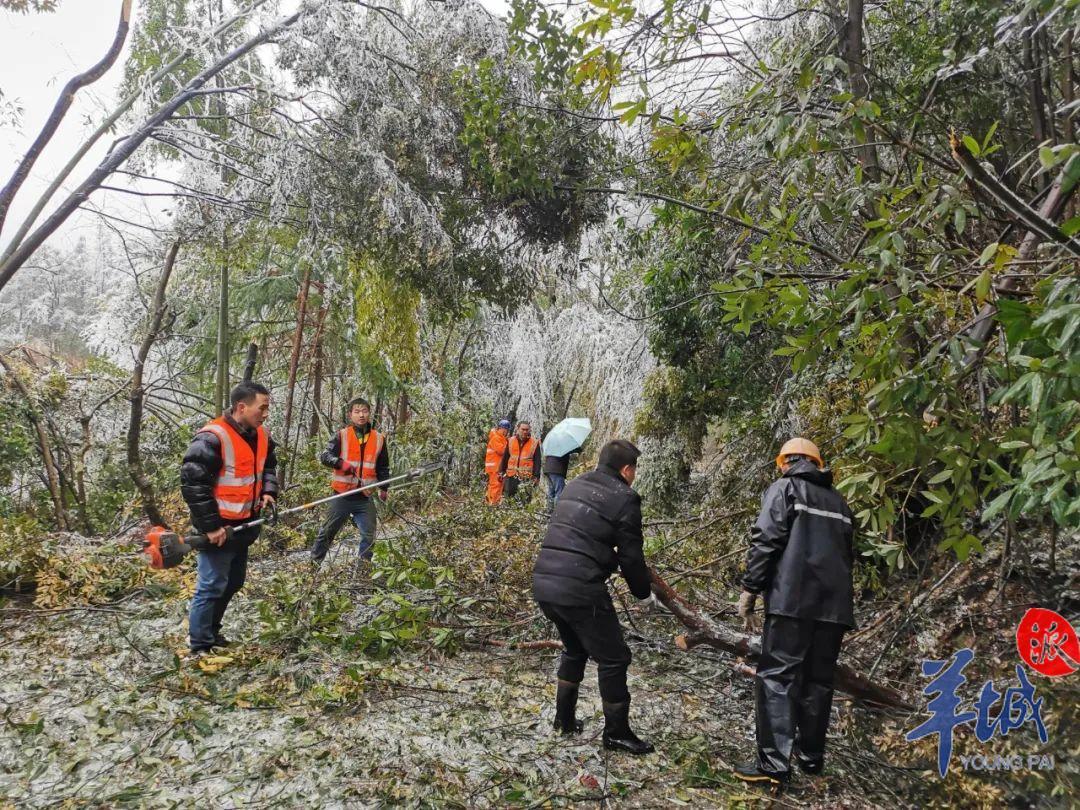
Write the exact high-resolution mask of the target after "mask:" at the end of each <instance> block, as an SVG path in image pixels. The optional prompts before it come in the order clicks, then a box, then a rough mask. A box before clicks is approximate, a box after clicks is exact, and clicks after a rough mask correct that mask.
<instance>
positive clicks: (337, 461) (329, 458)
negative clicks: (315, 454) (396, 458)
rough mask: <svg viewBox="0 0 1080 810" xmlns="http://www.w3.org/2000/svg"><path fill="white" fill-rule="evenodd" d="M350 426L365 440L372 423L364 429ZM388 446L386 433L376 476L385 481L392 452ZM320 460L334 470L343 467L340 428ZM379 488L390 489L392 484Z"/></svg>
mask: <svg viewBox="0 0 1080 810" xmlns="http://www.w3.org/2000/svg"><path fill="white" fill-rule="evenodd" d="M350 427H352V429H353V432H354V433H356V438H358V439H360V441H361V442H362V441H363V440H364V436H366V435H367V434H368V432H370V430H371V426H370V425H366V426H365V428H364V429H363V430H361V429H360V428H358V427H356V426H355V425H350ZM388 446H389V442H387V441H386V436H385V435H384V436H383V446H382V450H380V451H379V455H378V456H377V457H376V458H375V477H376V478H377V479H378V480H379V481H385V480H386V479H387V478H389V477H390V452H389V451H388V450H387V447H388ZM319 461H321V462H322V463H323V466H326V467H329V468H330V469H332V470H340V469H341V462H342V458H341V431H340V430H337V431H334V435H333V436H331V437H330V443H329V444H328V445H326V449H325V450H323V451H322V453H321V454H320V455H319ZM379 489H390V485H389V484H387V485H386V486H382V487H379ZM370 491H371V490H368V492H370ZM368 492H358V493H357V494H356V497H358V498H366V497H368ZM349 497H350V498H351V497H353V496H351V495H350V496H349ZM346 500H348V498H346Z"/></svg>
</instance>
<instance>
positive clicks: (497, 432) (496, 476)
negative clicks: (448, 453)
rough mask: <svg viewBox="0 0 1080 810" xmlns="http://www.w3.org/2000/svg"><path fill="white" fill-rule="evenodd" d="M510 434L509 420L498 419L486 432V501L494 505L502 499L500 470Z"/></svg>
mask: <svg viewBox="0 0 1080 810" xmlns="http://www.w3.org/2000/svg"><path fill="white" fill-rule="evenodd" d="M509 435H510V420H509V419H500V420H499V424H498V425H496V426H495V427H493V428H492V429H491V431H490V432H489V433H488V442H487V451H486V452H485V454H484V472H485V473H486V474H487V479H488V485H487V502H488V504H489V505H490V506H495V505H496V504H497V503H499V501H501V500H502V491H503V477H502V473H501V472H500V468H501V467H502V460H503V456H504V455H506V445H507V444H508V440H507V437H508V436H509Z"/></svg>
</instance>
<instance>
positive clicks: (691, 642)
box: [649, 569, 914, 710]
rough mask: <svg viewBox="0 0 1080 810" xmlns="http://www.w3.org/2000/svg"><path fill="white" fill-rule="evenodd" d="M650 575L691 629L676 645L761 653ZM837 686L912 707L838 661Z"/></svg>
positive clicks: (870, 700)
mask: <svg viewBox="0 0 1080 810" xmlns="http://www.w3.org/2000/svg"><path fill="white" fill-rule="evenodd" d="M649 576H650V578H651V579H652V591H653V594H654V595H655V596H656V598H657V599H659V600H660V601H661V602H662V603H663V604H664V606H665V607H667V609H668V610H670V611H671V612H672V614H674V616H675V618H676V619H678V620H679V621H680V622H682V623H683V624H684V625H686V626H687V628H689V630H690V633H689V634H687V635H682V636H679V637H677V638H676V640H675V644H676V646H677V647H678V648H679V649H681V650H689V649H691V648H692V647H696V646H698V645H700V644H707V645H709V646H710V647H715V648H716V649H718V650H723V651H724V652H727V653H731V654H732V655H738V656H740V657H742V658H747V659H750V660H756V659H757V657H758V656H759V655H760V654H761V642H760V641H755V640H752V639H751V638H750V636H746V635H743V634H741V633H735V632H732V631H731V630H729V629H728V628H727V627H724V626H723V625H722V624H719V623H718V622H715V621H713V620H712V619H711V618H710V617H708V616H706V615H705V614H704V613H703V612H701V610H699V609H698V608H697V607H695V606H694V605H692V604H690V603H689V602H688V601H686V600H685V599H684V598H683V597H682V596H680V595H679V594H678V593H676V591H675V589H674V588H672V587H671V586H670V585H668V584H667V583H666V582H665V581H664V580H663V579H662V578H661V577H660V576H659V575H658V574H657V573H656V572H655V571H653V570H652V569H649ZM836 688H837V689H839V690H841V691H842V692H847V693H848V694H849V695H851V696H852V697H854V698H858V699H859V700H863V701H865V702H867V703H872V704H875V705H878V706H885V707H888V708H894V709H907V710H913V709H914V707H913V706H912V705H911V704H910V703H908V702H907V701H906V700H905V699H904V697H903V695H901V694H900V693H899V692H897V691H896V690H895V689H892V688H890V687H888V686H883V685H881V684H879V683H875V682H873V681H871V680H870V679H869V678H867V677H865V676H864V675H862V674H860V673H858V672H856V671H855V670H853V669H851V667H849V666H847V665H846V664H839V665H838V666H837V668H836Z"/></svg>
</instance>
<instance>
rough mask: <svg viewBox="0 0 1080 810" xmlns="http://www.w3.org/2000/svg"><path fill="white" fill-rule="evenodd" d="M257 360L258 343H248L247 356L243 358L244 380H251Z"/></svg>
mask: <svg viewBox="0 0 1080 810" xmlns="http://www.w3.org/2000/svg"><path fill="white" fill-rule="evenodd" d="M258 361H259V344H258V343H249V344H248V348H247V357H245V358H244V382H251V381H252V379H253V378H254V377H255V365H256V363H258Z"/></svg>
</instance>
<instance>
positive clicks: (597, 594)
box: [533, 467, 650, 605]
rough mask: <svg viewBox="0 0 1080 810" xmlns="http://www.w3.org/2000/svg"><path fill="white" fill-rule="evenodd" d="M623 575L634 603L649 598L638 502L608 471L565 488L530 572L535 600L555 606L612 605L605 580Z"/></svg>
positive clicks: (599, 470)
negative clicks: (635, 600) (617, 573)
mask: <svg viewBox="0 0 1080 810" xmlns="http://www.w3.org/2000/svg"><path fill="white" fill-rule="evenodd" d="M617 570H618V571H621V572H622V575H623V577H624V578H625V579H626V582H627V584H628V585H629V586H630V591H631V592H632V593H633V594H634V596H636V597H637V598H638V599H645V598H647V597H648V596H649V593H650V587H649V571H648V569H647V568H646V567H645V553H644V551H643V550H642V536H641V496H640V495H638V494H637V493H636V492H634V490H633V489H631V488H630V486H629V485H628V484H627V483H626V482H625V481H624V480H623V479H622V478H621V477H620V476H619V473H618V472H617V471H616V470H613V469H612V468H610V467H597V468H596V469H595V470H592V471H590V472H587V473H585V474H583V475H579V476H578V477H577V478H575V479H574V480H573V481H571V482H570V483H569V484H567V485H566V489H564V490H563V494H562V495H560V496H559V501H558V503H556V505H555V512H554V514H552V516H551V521H550V523H548V528H547V534H545V535H544V542H543V544H542V545H541V547H540V555H539V556H538V557H537V559H536V566H535V567H534V568H533V596H534V597H535V598H536V600H537V601H539V602H551V603H552V604H556V605H610V603H611V595H610V594H609V593H608V589H607V578H608V577H609V576H611V575H612V574H614V573H615V571H617Z"/></svg>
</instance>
